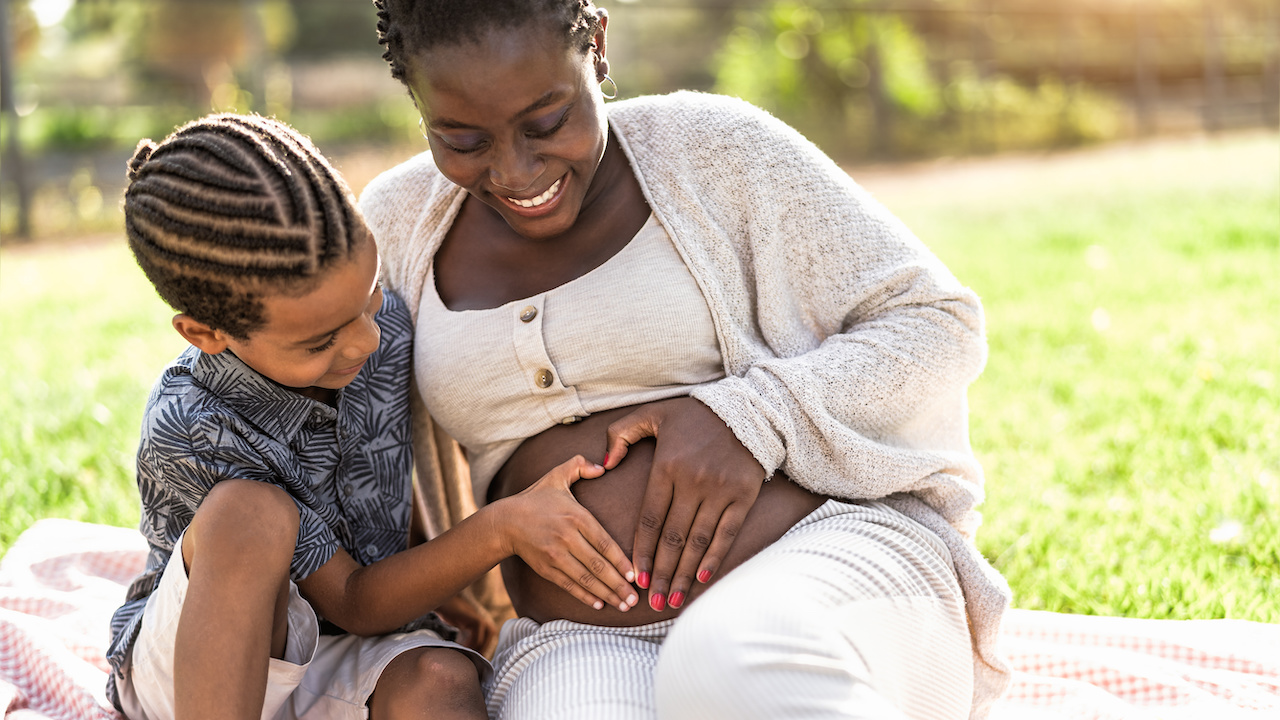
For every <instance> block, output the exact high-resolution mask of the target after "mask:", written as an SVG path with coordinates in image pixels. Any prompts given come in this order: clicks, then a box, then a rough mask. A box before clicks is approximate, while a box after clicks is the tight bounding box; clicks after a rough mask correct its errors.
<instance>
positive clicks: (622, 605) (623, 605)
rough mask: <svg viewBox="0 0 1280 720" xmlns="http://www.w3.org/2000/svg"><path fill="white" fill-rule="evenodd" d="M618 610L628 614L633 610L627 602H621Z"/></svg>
mask: <svg viewBox="0 0 1280 720" xmlns="http://www.w3.org/2000/svg"><path fill="white" fill-rule="evenodd" d="M618 609H619V610H621V611H622V612H626V611H628V610H630V609H631V606H630V605H628V604H627V603H626V602H620V603H618Z"/></svg>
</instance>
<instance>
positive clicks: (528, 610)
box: [489, 408, 826, 626]
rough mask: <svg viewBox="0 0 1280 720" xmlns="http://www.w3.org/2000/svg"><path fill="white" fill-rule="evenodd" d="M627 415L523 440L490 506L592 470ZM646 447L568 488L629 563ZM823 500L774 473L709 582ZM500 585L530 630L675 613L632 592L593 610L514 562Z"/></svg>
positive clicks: (649, 448) (649, 446) (648, 443)
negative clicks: (572, 471) (532, 625)
mask: <svg viewBox="0 0 1280 720" xmlns="http://www.w3.org/2000/svg"><path fill="white" fill-rule="evenodd" d="M631 409H632V408H619V409H617V410H611V411H608V412H603V413H597V414H595V415H592V416H590V417H588V418H586V419H584V420H582V421H581V422H578V423H575V424H573V425H558V426H556V427H553V428H550V429H548V430H545V431H543V432H542V433H540V434H538V435H535V436H534V437H531V438H529V439H528V440H525V441H524V442H523V443H522V444H521V445H520V448H519V449H518V450H517V451H516V452H515V454H513V455H512V456H511V458H510V459H509V460H507V462H506V464H505V465H503V466H502V469H501V470H499V471H498V474H497V475H496V476H495V477H494V479H493V484H492V485H491V486H490V490H489V492H490V500H494V499H497V498H501V497H506V496H508V495H513V494H515V493H518V492H520V491H521V490H524V489H525V488H526V487H528V486H530V485H532V484H533V483H534V482H536V481H537V480H538V478H540V477H542V476H543V475H544V474H545V473H546V472H547V471H548V470H550V469H551V468H553V467H555V466H556V465H558V464H560V463H562V462H564V461H565V460H567V459H569V458H571V457H573V456H574V455H577V454H581V455H582V456H583V457H585V458H587V459H588V460H592V461H595V462H600V461H601V460H602V459H603V457H604V451H605V431H606V429H607V428H608V426H609V424H610V423H612V422H613V421H614V420H617V419H618V418H620V417H622V416H623V415H626V414H627V413H628V412H630V411H631ZM653 449H654V442H653V440H651V439H645V440H642V441H640V442H638V443H636V444H635V445H633V446H631V448H630V450H629V451H628V452H627V456H626V458H625V459H624V460H623V461H622V462H621V463H620V464H619V465H618V467H616V468H614V469H613V470H610V471H609V472H607V473H605V474H604V476H603V477H600V478H598V479H595V480H579V481H578V482H577V483H576V484H575V485H574V486H573V490H574V495H575V496H577V498H578V502H580V503H582V505H583V506H584V507H586V508H587V510H590V511H591V513H592V514H593V515H595V517H596V518H597V519H598V520H599V521H600V524H601V525H603V526H604V529H605V530H607V531H608V532H609V534H610V535H612V536H613V538H614V540H616V541H617V543H618V545H620V546H621V547H622V551H623V552H624V553H626V554H627V556H628V557H631V550H632V544H633V542H634V540H635V531H636V525H637V517H638V515H639V512H640V505H641V503H642V502H643V500H644V491H645V485H646V483H647V482H648V477H649V467H650V465H652V463H653ZM825 500H826V498H825V497H823V496H820V495H815V494H813V493H811V492H809V491H808V490H805V489H804V488H802V487H800V486H799V485H796V484H795V483H793V482H791V481H790V480H789V479H788V478H787V477H786V476H785V475H782V474H781V473H778V474H776V475H774V477H773V479H772V480H771V481H770V482H767V483H765V484H764V485H763V486H762V487H761V489H760V495H759V497H758V499H757V500H756V503H755V505H753V506H752V508H751V511H750V513H748V515H747V518H746V520H745V521H744V522H743V524H742V528H741V530H740V531H739V533H738V537H737V538H736V539H735V540H734V543H733V547H732V548H731V549H730V551H729V554H728V555H727V556H726V557H725V559H724V561H723V562H722V563H721V567H720V570H719V571H718V572H717V573H716V575H715V576H714V577H713V578H712V583H714V582H715V580H716V579H717V578H720V577H723V576H724V575H725V574H726V573H728V572H729V571H730V570H732V569H733V568H734V567H737V566H738V565H740V564H742V563H743V562H745V561H746V560H747V559H749V558H750V557H751V556H753V555H755V554H756V553H757V552H759V551H760V550H762V549H763V548H765V547H767V546H768V545H769V544H770V543H772V542H773V541H775V540H777V539H778V538H779V537H781V536H782V534H783V533H785V532H786V531H787V530H788V529H790V528H791V526H792V525H795V524H796V523H797V522H799V521H800V519H801V518H803V517H804V516H806V515H808V514H809V513H810V512H813V510H815V509H816V508H817V507H818V506H819V505H821V504H822V503H823V502H824V501H825ZM502 579H503V582H504V583H505V584H506V586H507V593H508V594H509V595H510V596H511V602H512V604H513V605H514V607H515V610H516V612H517V613H519V614H520V615H522V616H524V617H529V618H532V619H533V620H536V621H538V622H548V621H550V620H556V619H567V620H573V621H576V622H581V623H588V624H593V625H609V626H633V625H643V624H645V623H650V622H654V621H657V620H664V619H667V618H672V617H675V616H677V615H679V614H680V610H679V609H673V608H670V607H668V608H667V609H666V610H663V611H662V612H656V611H654V610H653V609H651V608H650V607H649V606H648V604H647V602H646V598H647V593H646V592H645V591H642V590H639V589H637V592H638V594H639V596H640V604H639V605H637V606H636V607H634V608H632V609H630V610H628V611H627V612H625V613H624V612H622V611H620V610H618V609H616V608H613V607H611V606H609V605H606V606H605V608H604V609H603V610H594V609H592V608H590V607H588V606H586V605H584V604H582V603H581V602H579V601H578V600H577V599H575V598H574V597H573V596H571V595H569V594H568V593H567V592H565V591H564V590H562V589H560V587H558V586H557V585H555V584H554V583H550V582H548V581H546V580H544V579H543V578H542V577H541V576H539V575H538V574H537V573H535V572H534V571H533V570H532V569H530V568H529V566H528V565H526V564H525V563H524V561H522V560H521V559H520V558H518V557H512V558H508V559H507V560H506V561H504V562H503V563H502ZM706 587H707V585H705V584H703V583H699V582H696V581H695V582H694V583H693V587H692V588H691V589H690V592H689V593H688V599H687V600H686V601H685V604H684V606H683V607H688V605H689V603H691V602H694V601H696V600H697V598H698V595H699V594H700V593H701V592H702V591H703V590H704V589H706Z"/></svg>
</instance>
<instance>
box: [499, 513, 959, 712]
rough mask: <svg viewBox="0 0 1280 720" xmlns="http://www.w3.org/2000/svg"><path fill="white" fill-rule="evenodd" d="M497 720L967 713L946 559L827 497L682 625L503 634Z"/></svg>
mask: <svg viewBox="0 0 1280 720" xmlns="http://www.w3.org/2000/svg"><path fill="white" fill-rule="evenodd" d="M493 664H494V674H493V676H492V678H491V679H490V682H489V684H488V685H487V686H486V688H485V690H486V693H487V694H488V696H489V716H490V718H492V719H493V720H551V719H555V720H633V719H634V720H654V718H662V720H684V719H689V720H694V719H697V720H718V719H724V720H751V719H753V718H761V719H763V718H771V719H777V720H783V719H785V720H802V719H804V720H807V719H811V718H812V719H818V718H823V719H825V718H833V719H834V718H912V719H916V718H938V719H939V720H941V719H943V718H946V719H960V718H967V717H969V710H970V707H971V705H972V702H973V651H972V648H971V645H970V642H969V628H968V623H967V621H966V618H965V614H964V601H963V598H962V596H961V594H960V588H959V585H958V584H957V582H956V576H955V570H954V568H953V566H952V562H951V554H950V553H949V552H948V550H947V548H946V546H945V545H943V543H942V541H941V540H939V539H938V537H937V536H936V535H934V534H933V533H931V532H929V531H928V530H926V529H924V528H923V527H921V526H920V525H919V524H917V523H916V522H914V521H912V520H911V519H909V518H907V517H906V516H904V515H902V514H901V513H899V512H897V511H895V510H893V509H891V508H889V507H888V506H886V505H884V504H882V503H878V502H867V503H860V504H854V503H844V502H839V501H835V500H831V501H828V502H827V503H825V504H824V505H823V506H822V507H820V508H818V509H817V510H815V511H814V512H813V513H812V514H810V515H809V516H807V517H806V518H804V519H803V520H801V521H800V522H799V523H797V524H796V525H795V526H794V527H793V528H791V529H790V530H788V531H787V533H786V534H785V535H783V536H782V538H780V539H779V540H778V541H777V542H775V543H774V544H773V545H771V546H769V547H768V548H766V549H765V550H763V551H762V552H760V553H759V554H758V555H756V556H755V557H753V558H752V559H751V560H749V561H747V562H745V563H743V564H742V565H740V566H739V567H737V568H736V569H734V570H733V571H732V572H730V573H729V574H728V575H726V576H725V577H724V578H722V579H721V580H720V581H719V582H717V583H716V585H715V586H714V587H712V588H711V589H709V590H708V591H707V592H706V593H704V594H703V595H701V596H700V597H699V598H698V599H697V600H696V601H695V602H693V603H691V604H690V605H689V606H688V608H687V609H686V610H685V611H684V613H683V614H682V615H681V616H680V617H679V618H677V619H676V620H667V621H664V622H659V623H653V624H649V625H643V626H640V627H634V628H607V627H599V626H594V625H583V624H580V623H575V622H570V621H568V620H556V621H553V622H549V623H546V624H545V625H538V624H537V623H536V622H533V621H532V620H529V619H527V618H519V619H516V620H512V621H510V622H508V623H507V624H506V625H505V626H503V628H502V633H501V637H500V640H499V643H498V650H497V653H496V655H495V657H494V663H493Z"/></svg>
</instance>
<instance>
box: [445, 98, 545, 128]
mask: <svg viewBox="0 0 1280 720" xmlns="http://www.w3.org/2000/svg"><path fill="white" fill-rule="evenodd" d="M556 96H557V93H556V91H555V90H548V91H547V92H545V93H543V95H542V97H539V98H538V99H537V100H534V101H533V102H532V103H529V106H528V107H526V108H525V109H523V110H521V111H520V112H518V113H516V114H515V116H514V117H516V118H522V117H524V116H525V115H528V114H529V113H532V112H537V111H538V110H541V109H542V108H544V107H546V106H548V105H550V104H551V103H553V102H555V99H556ZM431 127H435V128H440V129H442V130H478V129H479V128H477V127H476V126H474V125H470V124H467V123H464V122H460V121H458V120H453V119H451V118H447V117H437V118H432V119H431Z"/></svg>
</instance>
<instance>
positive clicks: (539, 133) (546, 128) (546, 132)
mask: <svg viewBox="0 0 1280 720" xmlns="http://www.w3.org/2000/svg"><path fill="white" fill-rule="evenodd" d="M567 122H569V108H565V109H564V112H562V113H560V115H559V116H554V115H553V116H552V117H551V119H549V120H544V121H542V122H541V123H537V124H535V125H534V126H533V127H531V128H530V129H528V130H526V131H525V135H526V136H528V137H531V138H545V137H551V136H552V135H555V134H556V131H558V130H559V129H560V128H562V127H564V124H565V123H567Z"/></svg>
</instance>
